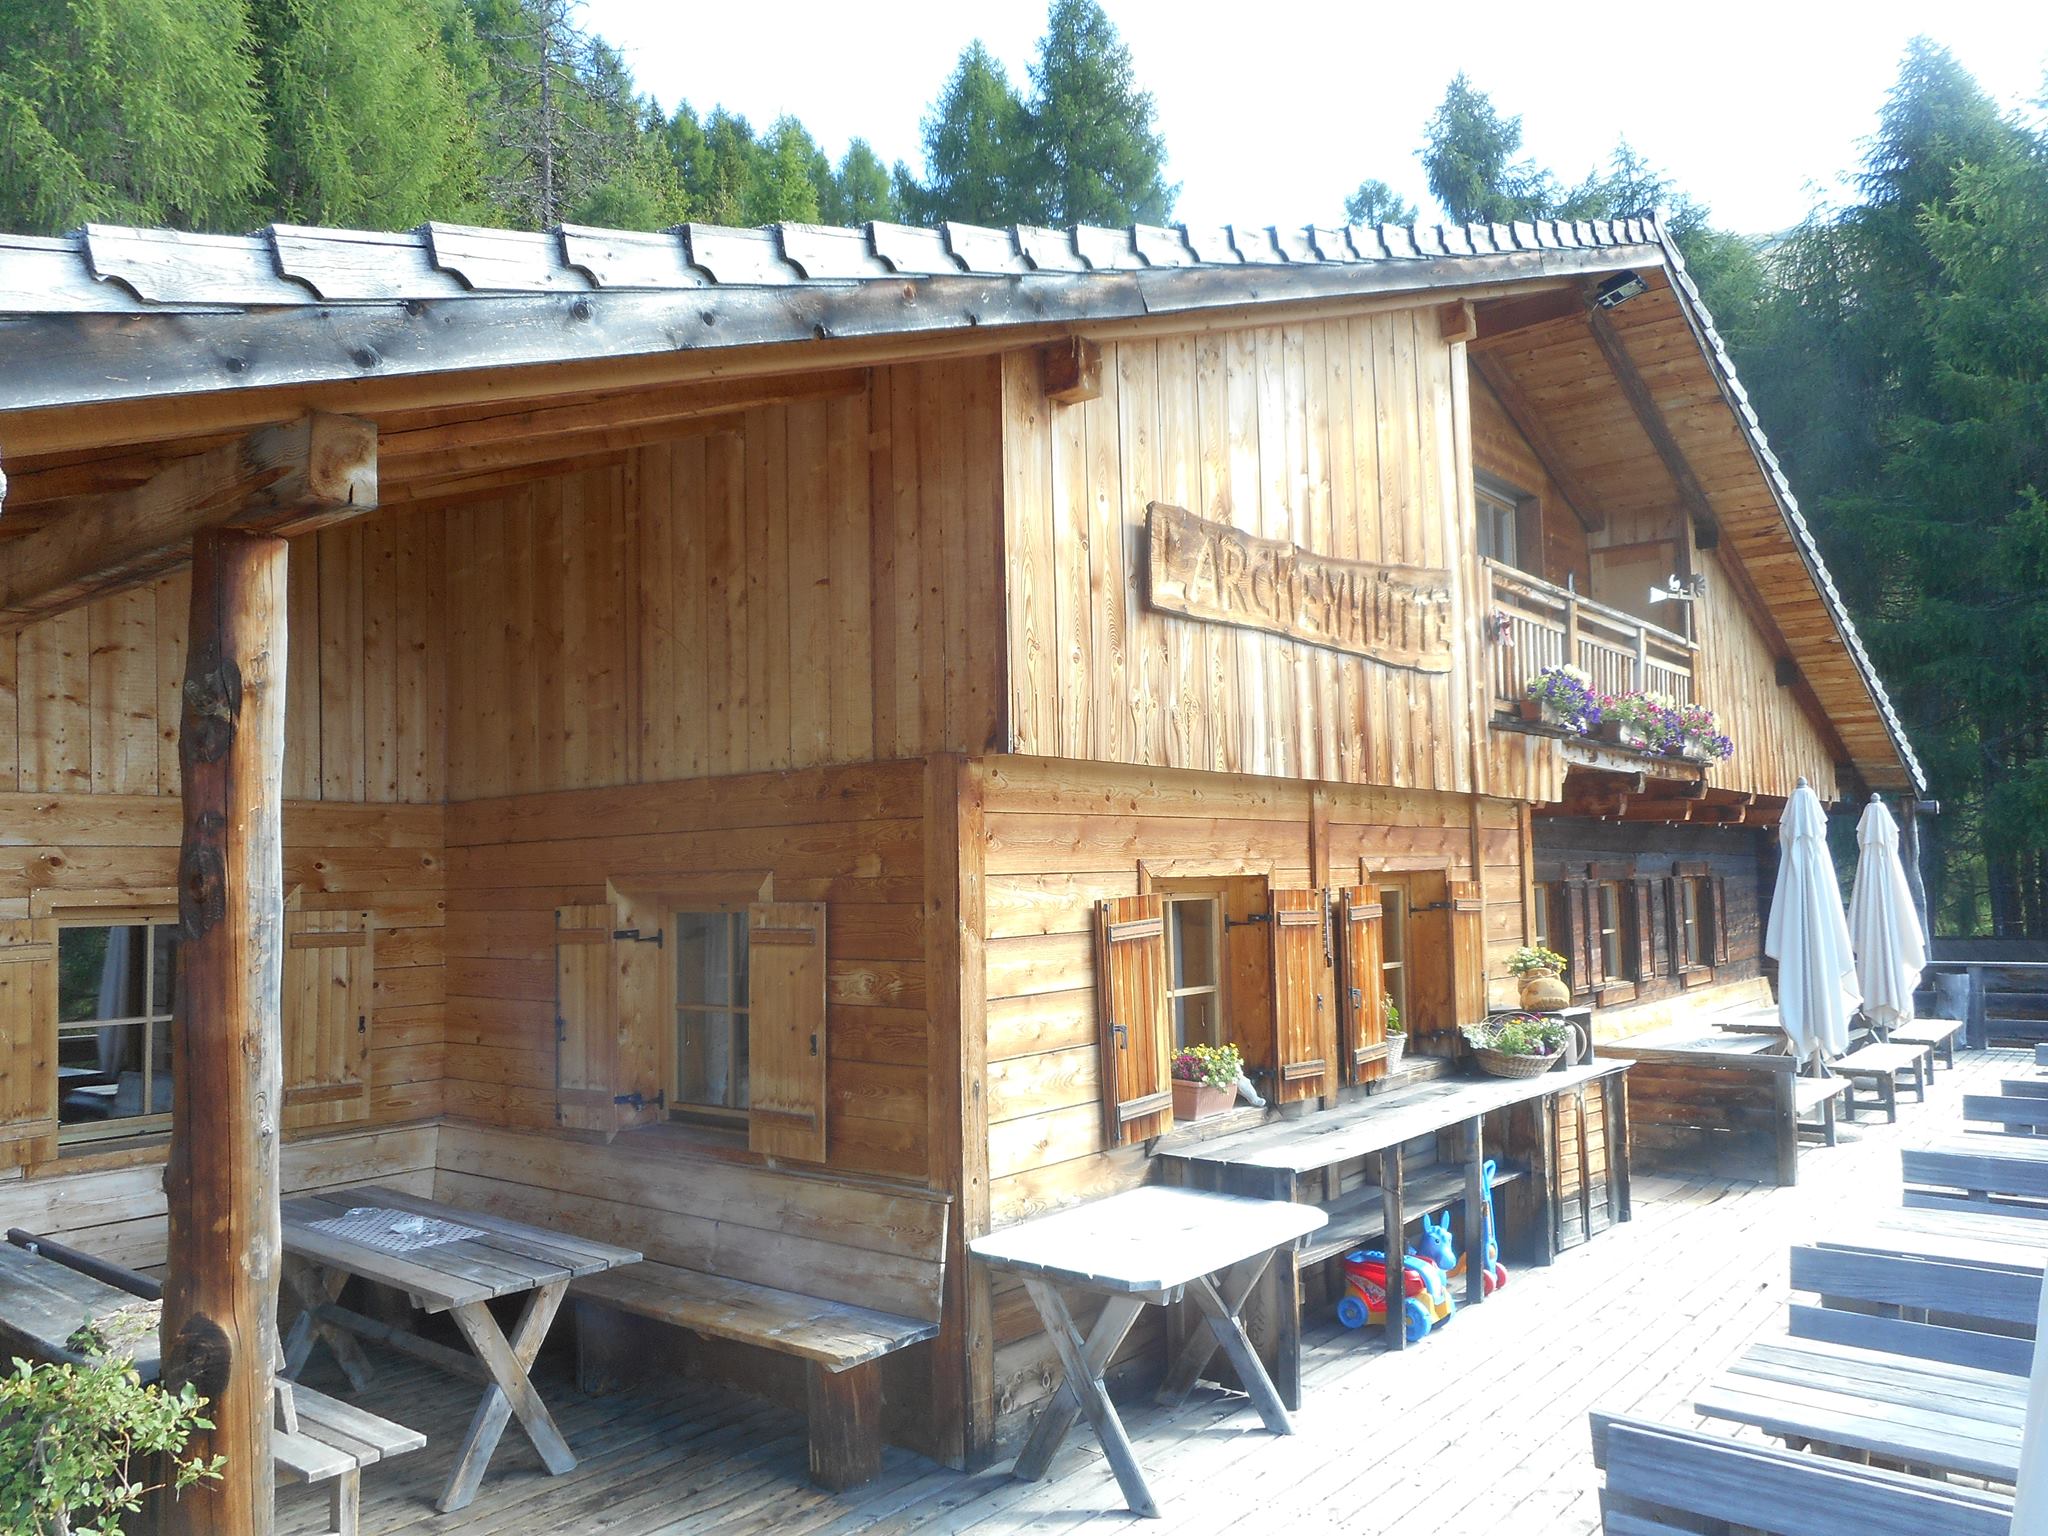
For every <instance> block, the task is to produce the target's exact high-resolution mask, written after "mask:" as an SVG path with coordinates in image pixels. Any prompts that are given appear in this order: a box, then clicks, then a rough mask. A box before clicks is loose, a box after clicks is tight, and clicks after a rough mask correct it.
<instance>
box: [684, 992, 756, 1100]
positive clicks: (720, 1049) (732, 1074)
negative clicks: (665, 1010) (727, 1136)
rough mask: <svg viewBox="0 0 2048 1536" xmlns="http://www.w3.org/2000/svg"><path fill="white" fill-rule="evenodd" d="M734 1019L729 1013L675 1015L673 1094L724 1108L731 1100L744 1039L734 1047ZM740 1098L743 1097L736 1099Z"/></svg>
mask: <svg viewBox="0 0 2048 1536" xmlns="http://www.w3.org/2000/svg"><path fill="white" fill-rule="evenodd" d="M734 1037H735V1030H734V1019H733V1016H732V1015H731V1014H730V1013H725V1012H722V1011H721V1012H714V1013H683V1014H678V1015H677V1016H676V1078H677V1082H676V1098H677V1100H678V1101H679V1102H681V1103H684V1104H705V1105H710V1106H712V1107H714V1108H725V1107H727V1106H730V1105H731V1104H733V1103H734V1102H735V1099H734V1097H733V1092H734V1085H735V1082H736V1080H737V1076H738V1073H739V1072H740V1071H743V1070H744V1067H745V1054H744V1053H745V1049H746V1047H745V1041H744V1037H743V1036H742V1037H741V1038H740V1041H739V1052H738V1053H737V1054H736V1053H735V1051H734V1043H735V1039H734ZM740 1102H744V1101H740Z"/></svg>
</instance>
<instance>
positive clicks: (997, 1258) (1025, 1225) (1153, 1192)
mask: <svg viewBox="0 0 2048 1536" xmlns="http://www.w3.org/2000/svg"><path fill="white" fill-rule="evenodd" d="M1325 1220H1326V1218H1325V1216H1324V1215H1323V1213H1322V1212H1321V1211H1319V1210H1317V1209H1316V1208H1315V1207H1314V1206H1312V1205H1296V1204H1292V1203H1290V1202H1287V1201H1282V1200H1254V1199H1249V1198H1246V1197H1244V1196H1240V1195H1225V1194H1215V1193H1211V1192H1209V1191H1205V1190H1193V1189H1175V1188H1168V1187H1165V1186H1162V1185H1149V1186H1146V1187H1144V1188H1141V1189H1133V1190H1129V1191H1127V1192H1125V1193H1123V1194H1120V1195H1111V1196H1109V1197H1108V1198H1107V1199H1103V1200H1096V1201H1093V1202H1091V1203H1090V1204H1087V1205H1082V1206H1076V1207H1075V1208H1073V1209H1072V1210H1066V1211H1059V1212H1056V1213H1055V1214H1053V1215H1050V1216H1041V1217H1039V1218H1037V1219H1036V1220H1033V1221H1026V1222H1020V1223H1019V1224H1018V1225H1016V1226H1014V1227H1006V1228H1004V1229H1003V1230H1002V1231H1000V1232H996V1233H993V1234H991V1235H990V1236H987V1237H980V1238H976V1239H975V1240H974V1241H973V1242H971V1243H969V1244H968V1250H969V1251H970V1252H971V1253H972V1254H973V1255H974V1256H975V1257H976V1258H977V1259H979V1260H981V1261H982V1263H984V1264H986V1265H988V1266H989V1267H990V1268H991V1269H998V1270H1008V1271H1010V1272H1012V1273H1014V1274H1016V1275H1018V1276H1019V1277H1021V1278H1022V1280H1023V1282H1024V1289H1025V1290H1026V1291H1027V1292H1028V1293H1029V1294H1030V1296H1031V1302H1032V1305H1033V1306H1035V1307H1036V1308H1037V1309H1038V1315H1039V1318H1040V1320H1041V1321H1043V1322H1044V1324H1045V1331H1046V1333H1047V1334H1048V1335H1049V1336H1050V1337H1051V1339H1052V1342H1053V1347H1054V1348H1055V1349H1056V1350H1058V1352H1059V1358H1060V1364H1061V1367H1062V1368H1063V1372H1064V1374H1063V1379H1062V1380H1061V1382H1060V1385H1059V1388H1058V1390H1057V1391H1056V1393H1055V1394H1054V1396H1053V1397H1052V1399H1051V1400H1050V1401H1049V1402H1048V1403H1047V1404H1046V1407H1045V1410H1044V1412H1043V1413H1042V1414H1041V1415H1040V1416H1039V1420H1038V1423H1037V1424H1036V1425H1035V1426H1034V1427H1033V1429H1032V1431H1031V1437H1030V1439H1029V1440H1027V1441H1026V1442H1025V1445H1024V1450H1023V1453H1022V1454H1021V1455H1019V1456H1018V1458H1017V1464H1016V1467H1015V1469H1014V1475H1015V1476H1017V1477H1019V1478H1022V1479H1023V1480H1025V1481H1026V1482H1035V1481H1036V1480H1037V1479H1039V1478H1041V1477H1043V1476H1044V1475H1045V1472H1046V1469H1047V1467H1049V1466H1050V1465H1051V1463H1052V1458H1053V1456H1054V1455H1055V1454H1057V1453H1058V1451H1059V1448H1060V1445H1061V1443H1062V1442H1063V1441H1064V1440H1065V1439H1066V1437H1067V1433H1068V1431H1070V1430H1071V1429H1072V1428H1073V1426H1074V1420H1075V1418H1076V1417H1078V1416H1080V1415H1082V1414H1086V1415H1087V1418H1088V1422H1089V1424H1090V1426H1091V1427H1093V1429H1094V1431H1095V1437H1096V1439H1097V1440H1099V1441H1100V1442H1101V1443H1102V1449H1103V1453H1104V1455H1106V1456H1107V1457H1108V1459H1109V1465H1110V1470H1111V1471H1112V1472H1114V1473H1115V1474H1116V1480H1117V1485H1118V1486H1119V1487H1120V1488H1121V1489H1122V1490H1123V1495H1124V1502H1125V1503H1126V1504H1128V1505H1129V1506H1130V1508H1131V1510H1132V1512H1133V1513H1135V1514H1139V1515H1144V1516H1147V1517H1150V1518H1155V1519H1156V1518H1157V1517H1158V1515H1159V1504H1158V1501H1157V1500H1156V1499H1155V1498H1153V1496H1152V1490H1151V1489H1150V1488H1149V1487H1148V1486H1147V1485H1146V1482H1145V1473H1144V1470H1143V1469H1142V1468H1141V1467H1140V1466H1139V1465H1138V1461H1137V1457H1136V1455H1135V1454H1134V1453H1133V1452H1132V1450H1131V1442H1130V1437H1129V1436H1128V1435H1126V1434H1125V1432H1124V1427H1123V1421H1122V1420H1121V1419H1120V1418H1118V1417H1117V1412H1116V1407H1115V1405H1114V1404H1112V1403H1111V1402H1110V1400H1109V1392H1108V1389H1107V1388H1106V1387H1105V1386H1104V1384H1103V1379H1102V1378H1103V1372H1104V1371H1105V1370H1106V1369H1107V1368H1108V1366H1109V1363H1110V1361H1112V1360H1114V1359H1115V1358H1116V1351H1117V1346H1118V1345H1120V1344H1121V1343H1123V1341H1124V1336H1125V1335H1126V1334H1128V1333H1129V1332H1130V1331H1131V1325H1132V1324H1133V1323H1134V1322H1136V1321H1137V1319H1138V1316H1139V1314H1140V1313H1142V1312H1143V1311H1144V1310H1145V1308H1146V1307H1147V1306H1170V1305H1172V1304H1173V1303H1175V1302H1177V1301H1180V1300H1182V1299H1183V1298H1185V1299H1186V1300H1188V1301H1191V1302H1192V1303H1193V1304H1194V1306H1195V1308H1196V1310H1197V1311H1198V1312H1199V1313H1200V1314H1201V1316H1202V1320H1203V1322H1204V1323H1205V1324H1206V1325H1207V1326H1206V1327H1202V1328H1198V1329H1196V1330H1195V1331H1194V1332H1193V1334H1192V1335H1191V1336H1190V1337H1189V1338H1188V1339H1187V1341H1186V1342H1185V1344H1184V1345H1183V1346H1182V1348H1181V1353H1180V1355H1179V1357H1178V1358H1177V1359H1175V1360H1174V1361H1173V1362H1172V1363H1171V1364H1170V1365H1169V1367H1168V1370H1167V1374H1166V1383H1165V1385H1164V1386H1162V1387H1161V1388H1160V1390H1159V1400H1160V1401H1161V1402H1162V1403H1166V1404H1173V1403H1178V1402H1179V1401H1181V1400H1182V1399H1184V1398H1185V1397H1186V1396H1187V1395H1188V1393H1189V1392H1191V1391H1193V1389H1194V1385H1195V1382H1196V1381H1197V1380H1199V1379H1200V1377H1201V1374H1202V1371H1203V1369H1204V1367H1206V1366H1207V1365H1208V1363H1209V1361H1210V1359H1211V1358H1212V1357H1213V1356H1214V1354H1215V1352H1216V1351H1217V1350H1218V1349H1219V1348H1220V1349H1221V1350H1222V1351H1223V1353H1224V1355H1225V1357H1226V1358H1227V1359H1228V1360H1229V1361H1230V1363H1231V1364H1232V1365H1233V1366H1235V1367H1236V1369H1237V1375H1238V1380H1239V1382H1240V1383H1241V1384H1242V1385H1243V1387H1244V1389H1245V1392H1246V1393H1247V1395H1249V1396H1250V1398H1251V1400H1252V1406H1253V1407H1255V1408H1256V1409H1257V1410H1258V1412H1259V1417H1260V1418H1261V1419H1262V1420H1264V1421H1265V1425H1266V1428H1268V1429H1269V1430H1271V1431H1272V1432H1273V1433H1274V1434H1276V1435H1291V1434H1293V1433H1294V1424H1293V1421H1292V1420H1290V1419H1289V1418H1288V1416H1287V1409H1286V1408H1285V1407H1284V1406H1283V1405H1282V1404H1281V1402H1280V1396H1279V1394H1278V1393H1277V1392H1275V1391H1274V1390H1273V1383H1272V1380H1271V1378H1269V1377H1268V1376H1267V1375H1266V1368H1265V1367H1264V1366H1263V1365H1262V1364H1260V1362H1259V1357H1258V1355H1257V1354H1256V1353H1254V1351H1253V1349H1252V1346H1251V1341H1250V1340H1249V1339H1248V1338H1246V1337H1245V1331H1244V1323H1243V1320H1242V1317H1241V1315H1240V1313H1241V1309H1242V1308H1243V1306H1244V1301H1245V1298H1246V1297H1247V1296H1248V1295H1250V1294H1251V1291H1252V1288H1253V1287H1254V1286H1255V1285H1257V1284H1258V1281H1259V1277H1260V1276H1261V1275H1263V1274H1264V1273H1265V1271H1266V1267H1267V1265H1269V1264H1270V1263H1271V1262H1272V1260H1273V1255H1274V1254H1275V1253H1276V1252H1277V1251H1279V1250H1280V1249H1283V1248H1287V1247H1291V1246H1292V1245H1293V1244H1294V1242H1295V1241H1296V1240H1297V1239H1299V1238H1302V1237H1305V1236H1307V1235H1308V1234H1309V1233H1311V1232H1313V1231H1315V1230H1316V1229H1317V1228H1318V1227H1320V1226H1322V1225H1323V1223H1324V1221H1325ZM1219 1276H1221V1277H1222V1282H1221V1284H1220V1285H1219V1284H1218V1279H1217V1277H1219ZM1059 1287H1065V1288H1067V1289H1069V1290H1079V1291H1084V1292H1089V1293H1092V1294H1095V1295H1099V1296H1101V1297H1103V1298H1104V1300H1103V1307H1102V1312H1101V1314H1100V1316H1099V1317H1097V1319H1096V1321H1095V1326H1094V1327H1093V1328H1092V1329H1090V1330H1089V1332H1088V1334H1087V1336H1086V1337H1085V1338H1084V1337H1083V1336H1082V1333H1081V1329H1080V1327H1079V1325H1078V1324H1077V1323H1076V1322H1075V1321H1074V1316H1073V1313H1072V1312H1071V1311H1070V1310H1069V1308H1068V1306H1067V1302H1066V1299H1065V1298H1064V1297H1063V1296H1062V1295H1061V1294H1060V1290H1059Z"/></svg>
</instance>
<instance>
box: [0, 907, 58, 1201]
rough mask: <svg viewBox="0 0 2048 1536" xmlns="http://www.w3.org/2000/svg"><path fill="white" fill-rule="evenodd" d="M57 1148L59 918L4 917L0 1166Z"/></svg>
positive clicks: (0, 936)
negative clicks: (57, 920)
mask: <svg viewBox="0 0 2048 1536" xmlns="http://www.w3.org/2000/svg"><path fill="white" fill-rule="evenodd" d="M56 1155H57V925H56V923H55V922H54V921H52V920H50V919H48V918H37V919H33V920H31V919H28V918H15V919H11V920H8V921H0V1167H11V1166H20V1165H22V1164H25V1163H40V1162H45V1161H47V1160H48V1159H50V1158H53V1157H55V1156H56Z"/></svg>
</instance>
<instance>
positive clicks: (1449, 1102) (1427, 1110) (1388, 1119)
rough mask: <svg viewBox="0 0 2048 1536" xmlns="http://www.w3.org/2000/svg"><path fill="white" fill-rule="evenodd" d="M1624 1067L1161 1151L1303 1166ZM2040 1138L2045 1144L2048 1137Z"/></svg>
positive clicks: (1388, 1096)
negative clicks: (1170, 1150) (1171, 1150)
mask: <svg viewBox="0 0 2048 1536" xmlns="http://www.w3.org/2000/svg"><path fill="white" fill-rule="evenodd" d="M1628 1069H1629V1063H1628V1062H1626V1061H1609V1060H1605V1059H1596V1060H1593V1061H1589V1062H1587V1063H1586V1064H1585V1065H1583V1066H1577V1067H1554V1068H1552V1069H1551V1070H1550V1071H1548V1072H1545V1073H1543V1074H1541V1075H1540V1076H1537V1077H1482V1078H1476V1079H1475V1078H1462V1077H1440V1078H1436V1079H1434V1080H1432V1081H1430V1082H1427V1083H1423V1084H1421V1085H1420V1086H1418V1087H1415V1088H1403V1089H1397V1090H1395V1091H1394V1092H1392V1093H1385V1094H1373V1095H1371V1096H1369V1097H1367V1098H1364V1099H1360V1100H1358V1101H1357V1102H1356V1103H1352V1104H1347V1105H1346V1106H1345V1107H1344V1108H1342V1109H1337V1110H1329V1111H1326V1112H1324V1113H1322V1114H1318V1115H1310V1116H1308V1117H1306V1118H1305V1119H1301V1120H1282V1121H1279V1122H1277V1123H1275V1124H1271V1125H1262V1126H1258V1127H1255V1128H1254V1129H1252V1130H1249V1131H1240V1132H1238V1133H1237V1134H1236V1135H1234V1136H1219V1137H1217V1138H1216V1139H1215V1140H1214V1141H1205V1142H1201V1143H1198V1144H1197V1145H1195V1146H1191V1147H1187V1148H1184V1149H1180V1150H1177V1151H1173V1152H1161V1153H1160V1154H1159V1155H1160V1156H1161V1157H1172V1158H1178V1159H1179V1160H1181V1161H1182V1162H1188V1163H1202V1164H1207V1165H1210V1166H1221V1167H1234V1168H1284V1169H1291V1170H1293V1171H1294V1172H1296V1173H1306V1172H1309V1171H1311V1170H1313V1169H1317V1168H1327V1167H1328V1166H1330V1164H1332V1163H1340V1162H1344V1161H1347V1160H1348V1159H1350V1158H1354V1157H1364V1156H1366V1155H1368V1154H1370V1153H1374V1152H1384V1151H1386V1150H1387V1148H1389V1147H1398V1146H1399V1145H1401V1143H1402V1142H1404V1141H1412V1140H1414V1139H1415V1138H1416V1137H1418V1136H1427V1135H1429V1134H1430V1133H1431V1132H1433V1131H1439V1130H1443V1129H1444V1128H1446V1127H1448V1126H1453V1125H1458V1124H1460V1123H1462V1122H1464V1121H1466V1120H1471V1119H1473V1118H1475V1117H1477V1116H1479V1115H1484V1114H1491V1113H1492V1112H1493V1111H1495V1110H1500V1109H1507V1108H1509V1107H1510V1106H1512V1105H1516V1104H1525V1103H1527V1102H1528V1101H1529V1100H1531V1099H1540V1098H1545V1097H1548V1096H1549V1095H1551V1094H1556V1093H1569V1092H1570V1091H1572V1090H1573V1089H1575V1088H1583V1087H1584V1086H1586V1084H1588V1083H1593V1082H1598V1081H1600V1080H1602V1079H1604V1078H1609V1077H1617V1076H1619V1075H1620V1074H1622V1073H1624V1072H1626V1071H1628ZM2043 1145H2048V1138H2044V1140H2043Z"/></svg>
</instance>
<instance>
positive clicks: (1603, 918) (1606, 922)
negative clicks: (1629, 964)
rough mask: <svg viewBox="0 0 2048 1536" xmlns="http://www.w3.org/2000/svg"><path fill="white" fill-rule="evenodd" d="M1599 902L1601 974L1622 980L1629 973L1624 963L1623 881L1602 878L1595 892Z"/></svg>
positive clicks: (1607, 977) (1606, 978) (1615, 979)
mask: <svg viewBox="0 0 2048 1536" xmlns="http://www.w3.org/2000/svg"><path fill="white" fill-rule="evenodd" d="M1595 895H1596V898H1597V900H1598V902H1599V912H1598V916H1599V923H1598V927H1597V929H1596V932H1597V933H1598V936H1599V940H1600V942H1599V944H1598V946H1597V951H1598V953H1597V958H1598V960H1599V963H1600V975H1601V978H1602V979H1603V980H1606V981H1621V980H1624V979H1626V975H1627V973H1626V972H1625V971H1624V969H1623V963H1622V953H1623V950H1622V938H1623V933H1622V926H1621V882H1620V881H1619V880H1602V881H1601V882H1600V884H1599V886H1598V887H1597V888H1596V892H1595Z"/></svg>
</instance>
